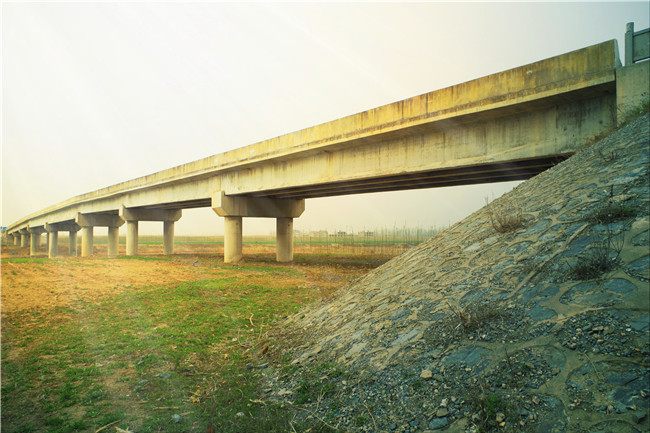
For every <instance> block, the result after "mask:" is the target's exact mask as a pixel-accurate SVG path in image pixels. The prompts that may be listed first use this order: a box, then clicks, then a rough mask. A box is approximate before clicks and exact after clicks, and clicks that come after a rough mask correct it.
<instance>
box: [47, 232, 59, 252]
mask: <svg viewBox="0 0 650 433" xmlns="http://www.w3.org/2000/svg"><path fill="white" fill-rule="evenodd" d="M58 255H59V232H57V231H53V232H50V247H49V248H48V251H47V256H48V257H49V258H52V257H56V256H58Z"/></svg>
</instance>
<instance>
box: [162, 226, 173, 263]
mask: <svg viewBox="0 0 650 433" xmlns="http://www.w3.org/2000/svg"><path fill="white" fill-rule="evenodd" d="M163 254H165V255H168V256H169V255H172V254H174V221H163Z"/></svg>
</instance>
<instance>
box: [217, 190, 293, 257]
mask: <svg viewBox="0 0 650 433" xmlns="http://www.w3.org/2000/svg"><path fill="white" fill-rule="evenodd" d="M212 210H214V212H215V213H216V214H217V215H219V216H222V217H224V218H225V222H224V239H223V251H224V253H223V259H224V262H226V263H235V262H237V261H239V260H241V258H242V217H255V218H277V239H276V248H277V250H276V260H277V261H279V262H290V261H291V260H293V218H298V217H299V216H300V215H302V213H303V212H304V211H305V200H300V199H269V198H263V197H257V198H253V197H241V196H229V195H227V194H225V193H224V192H223V191H220V192H219V193H218V194H215V195H214V196H213V197H212Z"/></svg>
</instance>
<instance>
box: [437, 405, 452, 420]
mask: <svg viewBox="0 0 650 433" xmlns="http://www.w3.org/2000/svg"><path fill="white" fill-rule="evenodd" d="M448 414H449V411H448V410H447V408H446V407H441V408H440V409H438V410H437V411H436V416H437V417H438V418H444V417H446V416H447V415H448Z"/></svg>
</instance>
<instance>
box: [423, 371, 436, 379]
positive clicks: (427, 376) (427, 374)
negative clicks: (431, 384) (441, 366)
mask: <svg viewBox="0 0 650 433" xmlns="http://www.w3.org/2000/svg"><path fill="white" fill-rule="evenodd" d="M431 377H433V373H432V372H431V370H422V373H420V378H422V379H431Z"/></svg>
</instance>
